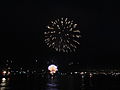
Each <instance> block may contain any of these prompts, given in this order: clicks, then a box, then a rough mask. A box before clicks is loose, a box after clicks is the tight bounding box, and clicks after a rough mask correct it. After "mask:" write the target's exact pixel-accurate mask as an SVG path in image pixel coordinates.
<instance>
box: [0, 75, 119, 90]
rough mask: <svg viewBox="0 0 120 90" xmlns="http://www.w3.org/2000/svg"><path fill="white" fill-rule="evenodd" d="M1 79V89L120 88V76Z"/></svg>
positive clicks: (17, 77)
mask: <svg viewBox="0 0 120 90" xmlns="http://www.w3.org/2000/svg"><path fill="white" fill-rule="evenodd" d="M0 79H1V81H0V90H120V76H109V75H107V76H105V75H97V76H93V77H87V76H86V77H81V76H80V75H64V76H56V77H44V76H43V77H42V76H34V77H33V76H14V77H13V76H12V77H10V78H6V80H4V79H3V78H0Z"/></svg>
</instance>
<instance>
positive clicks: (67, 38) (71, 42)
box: [44, 18, 81, 53]
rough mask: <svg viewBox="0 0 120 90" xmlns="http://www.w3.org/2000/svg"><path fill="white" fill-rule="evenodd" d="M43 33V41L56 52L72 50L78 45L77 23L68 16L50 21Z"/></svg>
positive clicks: (78, 32) (78, 31)
mask: <svg viewBox="0 0 120 90" xmlns="http://www.w3.org/2000/svg"><path fill="white" fill-rule="evenodd" d="M44 34H45V43H46V44H47V45H48V46H49V47H51V48H54V49H55V50H56V51H58V52H67V53H68V52H72V51H75V50H76V48H77V47H78V45H80V43H79V38H80V37H81V35H80V30H79V29H78V28H77V24H76V23H74V21H73V20H69V19H68V18H60V19H56V20H53V21H51V22H50V25H48V26H47V31H45V32H44Z"/></svg>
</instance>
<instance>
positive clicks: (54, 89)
mask: <svg viewBox="0 0 120 90" xmlns="http://www.w3.org/2000/svg"><path fill="white" fill-rule="evenodd" d="M57 82H58V81H57V78H54V77H51V78H50V79H49V80H48V82H47V86H46V90H59V89H58V84H57Z"/></svg>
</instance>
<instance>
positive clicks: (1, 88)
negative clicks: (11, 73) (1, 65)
mask: <svg viewBox="0 0 120 90" xmlns="http://www.w3.org/2000/svg"><path fill="white" fill-rule="evenodd" d="M8 83H9V78H7V79H6V78H2V79H1V83H0V90H7V89H9V87H8V86H7V85H8Z"/></svg>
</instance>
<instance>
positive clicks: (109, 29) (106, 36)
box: [0, 0, 120, 66]
mask: <svg viewBox="0 0 120 90" xmlns="http://www.w3.org/2000/svg"><path fill="white" fill-rule="evenodd" d="M6 5H7V6H4V5H3V6H2V12H3V13H2V15H1V16H2V28H1V30H0V53H1V55H0V56H1V57H6V56H7V57H15V58H16V59H15V60H16V61H19V62H24V63H26V62H28V61H31V60H32V59H33V58H34V57H39V60H40V61H43V60H45V61H47V60H50V59H52V58H54V59H55V60H56V61H58V62H63V63H66V62H67V61H79V62H80V63H81V65H82V64H84V65H103V66H104V65H108V66H109V65H115V66H118V65H119V64H120V63H119V60H120V57H119V56H120V54H119V52H120V43H119V41H120V40H119V39H120V35H119V33H120V31H119V30H120V28H119V26H120V21H119V20H120V15H119V13H118V10H119V6H118V5H117V3H115V2H112V1H111V0H109V1H101V0H100V1H96V0H88V1H86V0H82V1H80V0H79V1H76V0H73V1H70V0H66V1H65V0H63V1H62V0H61V1H60V0H59V1H57V0H44V1H41V0H29V1H27V0H24V1H16V2H13V3H12V4H9V3H8V4H6ZM59 17H69V18H73V19H75V20H77V22H79V23H78V24H80V30H81V34H82V39H81V45H80V48H78V50H77V51H76V52H75V53H71V54H64V53H58V52H55V51H54V50H52V49H50V48H48V47H47V46H46V44H45V43H44V41H43V40H44V35H43V32H44V30H45V26H46V25H47V23H48V22H49V21H50V20H51V19H54V18H59Z"/></svg>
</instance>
